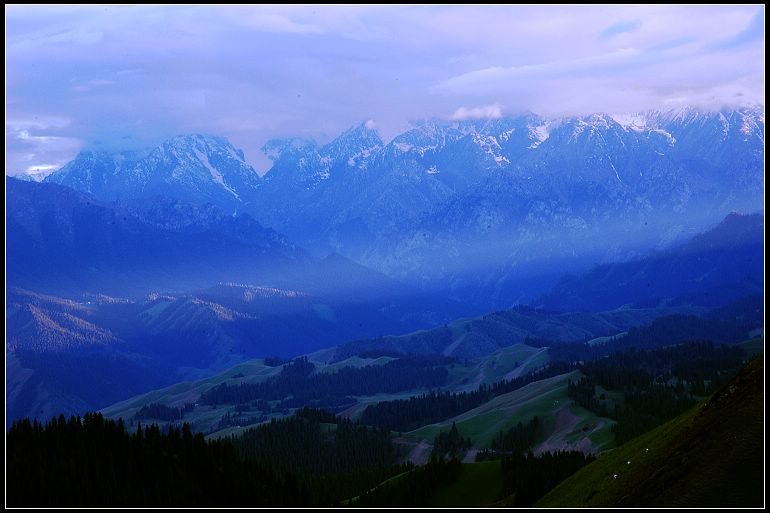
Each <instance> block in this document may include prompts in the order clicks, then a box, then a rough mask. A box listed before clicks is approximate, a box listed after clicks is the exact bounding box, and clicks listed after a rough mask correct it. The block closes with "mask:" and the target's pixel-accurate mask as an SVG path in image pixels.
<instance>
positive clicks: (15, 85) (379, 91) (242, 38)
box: [6, 5, 765, 172]
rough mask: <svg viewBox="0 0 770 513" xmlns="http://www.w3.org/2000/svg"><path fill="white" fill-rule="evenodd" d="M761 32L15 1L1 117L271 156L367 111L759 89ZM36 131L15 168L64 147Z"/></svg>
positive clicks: (487, 113)
mask: <svg viewBox="0 0 770 513" xmlns="http://www.w3.org/2000/svg"><path fill="white" fill-rule="evenodd" d="M763 33H764V10H763V8H758V7H757V6H747V5H743V6H741V5H738V6H732V5H722V6H707V5H703V6H685V5H679V6H667V5H625V6H622V5H615V6H612V5H610V6H600V5H594V6H569V5H562V6H534V5H508V6H497V5H487V6H473V5H460V6H452V5H444V6H431V5H419V6H405V5H402V6H391V5H379V6H365V5H360V6H343V5H335V6H316V5H293V6H281V5H273V6H257V5H253V6H235V5H231V6H216V5H188V6H171V5H166V6H160V5H142V6H140V5H134V6H98V7H88V6H9V7H8V8H7V9H6V122H7V126H6V131H7V133H8V126H9V125H13V126H15V127H16V130H20V129H22V128H25V129H26V130H28V132H29V135H30V136H31V137H57V138H64V139H66V140H72V141H79V143H80V144H82V145H85V146H94V145H97V144H98V145H99V147H101V148H119V147H121V146H123V145H125V144H126V143H127V141H128V142H130V143H131V145H132V147H138V146H141V145H152V144H157V143H159V142H161V141H162V140H163V139H164V138H166V137H170V136H173V135H175V134H178V133H190V132H199V131H200V132H216V133H219V134H221V135H224V136H226V137H228V138H230V139H231V140H232V141H233V142H234V143H235V144H237V145H239V146H241V147H242V148H243V150H244V153H245V154H246V157H247V159H251V160H250V163H252V164H253V165H254V166H255V168H257V169H259V170H260V171H265V170H266V169H267V167H268V166H269V165H270V162H268V161H264V162H259V163H257V162H256V161H257V160H258V159H259V158H261V157H262V154H261V152H260V151H259V149H260V148H261V147H262V145H264V143H265V142H266V141H267V140H269V139H271V138H273V137H286V136H300V137H304V138H313V139H316V140H318V141H319V142H321V143H323V142H325V141H329V140H331V139H332V138H333V137H335V136H336V135H338V134H339V133H340V132H342V131H343V130H345V129H346V128H347V127H349V126H352V125H357V124H359V123H360V122H361V120H362V119H367V118H371V119H376V120H377V130H378V131H380V133H381V134H382V136H383V137H384V138H387V137H388V136H391V135H395V134H396V133H398V132H399V131H400V130H403V129H406V128H407V127H408V126H409V120H412V119H429V118H440V117H444V118H446V117H448V115H449V117H455V118H456V119H460V118H465V119H471V118H473V117H474V116H475V117H493V116H496V115H498V112H499V114H500V115H502V113H504V112H514V111H521V110H531V111H533V112H538V113H541V114H550V113H554V112H557V113H561V112H563V111H569V112H572V113H586V112H590V111H612V112H620V111H624V112H625V111H629V110H642V109H654V108H661V107H663V106H665V105H666V102H669V103H670V102H671V101H673V100H676V101H680V100H681V101H685V102H687V101H693V102H699V103H702V104H709V105H711V106H719V105H722V104H724V103H726V102H742V101H745V102H753V103H763V102H764V61H765V55H764V39H763ZM458 106H462V107H461V108H459V109H458ZM42 115H45V116H46V117H49V118H59V119H66V120H69V122H68V123H67V124H66V125H62V124H61V123H59V125H57V126H53V124H50V123H49V124H48V125H46V123H38V124H29V123H30V120H34V116H42ZM25 123H27V125H24V124H25ZM11 132H13V130H11ZM16 135H18V134H16ZM125 136H130V139H124V137H125ZM15 137H16V136H15ZM34 141H36V142H35V144H36V147H35V151H34V152H33V151H30V148H29V145H30V144H32V142H33V140H29V139H28V140H26V141H22V140H21V139H18V137H16V138H15V139H14V145H12V146H9V147H8V149H7V152H6V158H7V160H8V163H9V165H8V166H7V168H8V169H9V170H11V169H24V168H26V167H28V166H29V165H32V164H35V163H38V164H41V165H50V164H51V163H52V162H58V161H59V159H60V158H64V157H63V155H64V154H65V151H64V149H63V143H62V141H59V143H60V144H59V145H58V146H57V144H54V142H53V141H48V142H49V143H50V144H48V143H44V141H43V140H42V139H38V140H34ZM22 143H24V144H26V145H27V146H23V145H22ZM22 146H23V147H22ZM76 146H77V145H75V144H72V145H71V146H70V147H69V148H70V149H69V151H70V152H71V154H70V157H74V152H76V151H77V149H76ZM46 148H50V149H51V152H52V153H51V154H50V155H54V156H55V158H54V157H51V158H49V157H48V153H47V152H48V150H47V149H46ZM32 154H34V155H36V156H35V158H36V159H37V160H36V161H35V162H28V160H27V159H28V157H29V155H32ZM22 164H24V165H23V166H22ZM9 172H10V171H9Z"/></svg>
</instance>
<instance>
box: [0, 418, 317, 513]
mask: <svg viewBox="0 0 770 513" xmlns="http://www.w3.org/2000/svg"><path fill="white" fill-rule="evenodd" d="M6 437H7V438H6V440H7V445H6V449H7V460H6V464H7V471H8V473H7V501H8V505H10V506H15V507H21V506H58V507H63V506H81V507H82V506H100V507H109V506H144V507H148V506H156V507H161V506H257V505H264V506H269V505H272V506H275V505H283V506H298V505H303V504H307V503H310V502H312V500H311V497H310V495H309V494H308V491H307V488H306V487H305V486H303V484H302V483H300V482H299V481H298V480H297V479H296V478H294V477H292V476H291V475H289V474H285V475H279V474H277V473H276V472H274V471H272V470H271V469H269V468H267V467H263V466H260V465H258V464H255V463H253V462H248V461H245V460H243V459H241V458H240V457H239V456H238V454H237V452H236V450H235V448H234V447H233V446H232V445H231V444H230V443H228V442H225V441H206V440H204V438H203V435H201V434H197V435H193V433H192V431H191V430H190V427H189V425H187V424H185V425H184V426H183V427H182V428H181V429H177V428H174V427H170V428H169V429H168V432H167V433H166V434H163V433H161V430H160V428H159V427H158V426H157V425H151V426H146V427H142V426H141V425H139V426H138V427H137V429H136V431H135V432H133V433H129V432H128V431H126V429H125V426H124V424H123V422H122V420H118V421H117V422H115V421H112V420H105V419H104V417H102V415H101V414H98V413H97V414H87V415H85V416H84V417H83V418H80V417H70V418H69V419H66V418H65V417H64V416H63V415H62V416H59V417H58V418H54V419H52V420H51V421H50V422H48V423H46V424H45V425H43V424H41V423H39V422H38V421H37V420H35V421H34V422H30V421H29V419H24V420H22V421H19V422H15V423H14V424H13V425H12V426H11V429H10V431H9V432H8V433H7V435H6Z"/></svg>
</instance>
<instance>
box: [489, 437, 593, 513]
mask: <svg viewBox="0 0 770 513" xmlns="http://www.w3.org/2000/svg"><path fill="white" fill-rule="evenodd" d="M594 459H595V458H594V457H593V456H591V455H586V454H583V453H582V452H579V451H558V452H554V453H551V452H546V453H543V454H541V455H539V456H534V455H533V454H532V453H531V452H530V453H528V454H512V455H510V456H506V457H504V458H503V459H502V461H501V470H502V473H503V495H504V496H505V497H510V499H509V501H507V505H511V506H532V505H533V504H534V503H535V502H537V500H538V499H540V498H541V497H542V496H544V495H545V494H546V493H548V492H549V491H550V490H551V489H552V488H554V487H555V486H556V485H557V484H559V483H561V482H562V481H564V480H565V479H566V478H568V477H569V476H571V475H572V474H574V473H575V472H577V471H578V470H580V469H581V468H582V467H584V466H585V465H587V464H588V463H591V462H592V461H593V460H594Z"/></svg>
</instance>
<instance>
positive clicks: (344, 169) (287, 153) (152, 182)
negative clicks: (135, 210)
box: [45, 107, 764, 308]
mask: <svg viewBox="0 0 770 513" xmlns="http://www.w3.org/2000/svg"><path fill="white" fill-rule="evenodd" d="M263 151H264V152H265V154H266V155H267V156H268V157H269V158H270V159H271V160H272V162H273V164H272V167H271V168H270V169H269V170H268V171H267V173H266V174H265V175H264V176H262V177H260V176H259V174H258V173H257V172H256V171H255V170H254V169H253V168H251V167H250V166H249V165H248V164H247V163H246V161H245V159H244V155H243V152H242V151H240V150H238V149H236V148H235V147H234V146H232V145H231V144H230V143H229V142H228V141H227V140H226V139H224V138H222V137H217V136H209V135H188V136H178V137H174V138H172V139H170V140H168V141H166V142H164V143H162V144H161V145H160V146H159V147H157V148H155V149H153V150H151V151H147V152H144V153H136V152H130V153H126V152H123V153H115V154H109V153H98V152H91V151H86V152H82V153H81V154H79V155H78V156H77V157H76V158H75V160H73V161H72V162H70V163H68V164H67V165H65V166H64V167H63V168H62V169H60V170H59V171H57V172H55V173H53V174H51V175H50V176H48V177H47V178H46V180H45V181H46V182H48V183H57V184H60V185H66V186H68V187H71V188H74V189H77V190H79V191H81V192H86V193H88V194H90V195H92V196H93V197H95V198H96V199H98V200H100V201H116V200H117V201H131V202H132V201H135V200H137V199H147V198H151V197H153V196H157V195H163V196H166V197H169V198H173V199H176V200H180V201H183V202H186V203H192V204H200V203H211V204H213V205H216V206H218V207H220V208H222V209H223V211H224V212H226V213H228V214H235V215H240V214H241V213H249V214H250V215H251V216H252V217H253V218H254V219H255V220H257V221H258V222H259V223H260V224H261V225H263V226H267V227H270V228H272V229H275V230H276V231H278V232H279V233H281V234H283V235H284V236H285V237H286V238H287V240H290V241H292V242H293V243H295V244H297V245H299V246H301V247H303V248H304V249H306V250H308V251H309V252H310V253H311V254H315V255H326V254H329V253H338V254H340V255H343V256H345V257H347V258H349V259H352V260H354V261H356V262H359V263H361V264H364V265H366V266H367V267H370V268H372V269H374V270H376V271H379V272H381V273H383V274H385V275H388V276H390V277H392V278H395V279H398V280H401V281H405V282H410V283H415V284H420V285H421V286H423V287H427V288H435V287H441V288H444V289H446V288H449V289H451V290H453V291H455V294H456V297H458V298H460V299H463V300H473V301H475V302H476V303H478V304H479V306H481V307H484V308H499V307H503V306H507V305H510V304H513V303H516V302H526V301H528V300H532V299H534V298H536V297H538V296H539V295H540V294H542V293H544V292H545V291H546V290H547V288H548V286H550V284H552V283H554V282H555V281H556V279H558V276H552V275H549V269H552V268H553V267H554V266H559V267H560V268H565V267H566V268H567V270H574V271H580V270H584V269H586V268H588V267H589V266H590V265H592V264H594V263H596V262H597V261H598V262H602V261H605V262H608V261H617V260H622V259H626V258H630V257H634V256H638V255H639V254H640V251H642V250H646V248H649V247H661V248H662V247H665V246H667V245H669V244H670V243H672V242H674V241H677V240H683V239H686V238H687V237H689V236H692V235H694V234H695V233H697V232H699V231H701V230H702V229H704V228H706V227H708V226H709V225H712V224H714V223H716V222H717V221H719V220H720V219H721V218H723V217H724V215H725V214H726V213H727V212H729V211H731V210H736V211H739V212H744V213H749V212H755V211H758V210H760V209H761V208H762V202H763V199H762V198H763V196H762V192H761V191H762V190H763V187H764V174H763V160H764V108H763V107H758V108H743V109H737V110H723V111H719V112H702V111H698V110H695V109H682V110H678V111H668V112H644V113H641V114H636V115H633V116H620V115H616V116H610V115H606V114H593V115H588V116H581V117H569V118H560V119H548V118H544V117H542V116H538V115H535V114H532V113H528V114H525V115H521V116H516V117H504V118H500V119H493V120H467V121H457V122H444V121H435V120H433V121H421V122H417V123H415V124H414V126H413V127H412V128H410V129H409V130H407V131H405V132H403V133H401V134H399V135H397V136H396V137H394V138H393V139H392V140H391V141H390V142H388V143H386V142H385V141H383V140H382V138H381V137H380V136H379V134H378V132H377V131H376V130H375V129H374V128H372V127H371V124H370V123H369V122H366V123H361V124H360V125H358V126H354V127H351V128H350V129H349V130H347V131H345V132H344V133H342V134H341V135H340V136H338V137H337V138H335V139H334V140H332V141H331V142H329V143H327V144H322V145H321V144H318V143H316V142H315V141H312V140H304V139H296V138H289V139H274V140H270V141H268V142H267V143H266V144H265V145H264V147H263ZM532 276H537V277H538V279H537V280H534V281H533V280H531V279H530V280H527V279H526V278H525V277H532ZM537 283H542V284H543V285H540V286H538V285H537Z"/></svg>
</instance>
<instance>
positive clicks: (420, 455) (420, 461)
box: [406, 440, 433, 465]
mask: <svg viewBox="0 0 770 513" xmlns="http://www.w3.org/2000/svg"><path fill="white" fill-rule="evenodd" d="M432 450H433V446H432V445H431V444H429V443H428V442H426V441H425V440H420V442H419V443H417V444H415V445H414V446H413V447H412V450H411V451H409V455H408V456H407V457H406V461H411V462H412V463H414V464H415V465H425V464H426V463H428V460H429V459H430V453H431V451H432Z"/></svg>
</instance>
